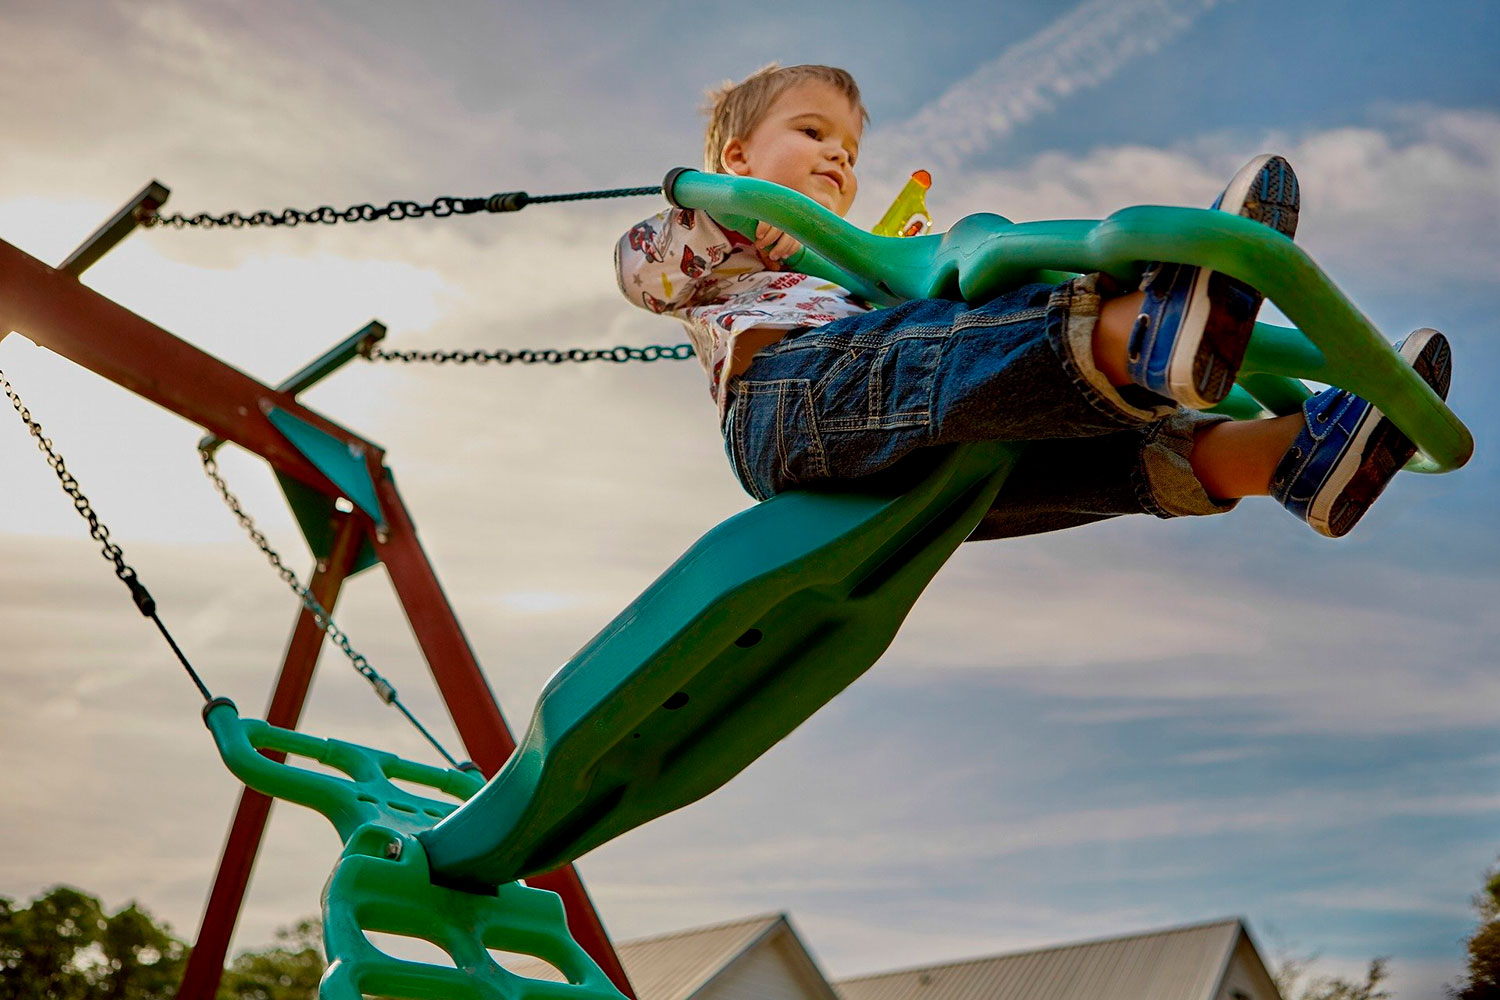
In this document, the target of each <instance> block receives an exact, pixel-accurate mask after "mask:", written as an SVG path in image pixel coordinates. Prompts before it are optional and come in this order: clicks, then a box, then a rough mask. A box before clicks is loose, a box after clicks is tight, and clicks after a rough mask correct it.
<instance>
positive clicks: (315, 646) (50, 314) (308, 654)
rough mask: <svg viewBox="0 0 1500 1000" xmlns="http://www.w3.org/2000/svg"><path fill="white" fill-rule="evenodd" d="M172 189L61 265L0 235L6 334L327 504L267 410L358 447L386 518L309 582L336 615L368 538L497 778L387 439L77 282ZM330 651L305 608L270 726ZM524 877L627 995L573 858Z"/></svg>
mask: <svg viewBox="0 0 1500 1000" xmlns="http://www.w3.org/2000/svg"><path fill="white" fill-rule="evenodd" d="M167 193H168V192H167V189H166V188H164V187H163V186H161V185H160V184H159V183H157V182H155V181H153V182H152V183H151V184H149V185H147V186H146V187H145V188H144V189H143V190H142V191H141V192H140V193H139V194H138V195H136V197H135V198H133V199H132V200H131V201H129V202H127V203H126V205H125V206H124V207H123V208H122V209H121V210H120V211H119V212H118V213H117V214H116V215H115V216H114V217H113V218H112V219H110V220H109V221H108V222H106V223H105V224H104V225H103V226H101V227H100V228H99V229H98V230H97V231H96V232H95V233H94V234H93V235H92V236H90V237H89V239H88V240H86V241H85V242H84V243H83V244H82V245H81V246H80V247H79V248H78V249H77V250H76V251H74V253H73V254H72V255H71V256H69V258H68V259H67V260H66V261H64V262H63V263H62V264H61V265H59V266H58V267H56V268H53V267H49V266H48V265H46V264H44V263H43V262H42V261H40V260H37V259H36V258H34V257H32V256H30V255H29V254H27V253H25V252H24V251H22V250H19V249H17V248H16V247H14V246H12V245H11V244H9V243H6V242H5V241H3V240H0V340H3V339H4V337H5V336H6V335H7V334H8V333H9V332H11V331H17V332H20V333H22V334H23V335H24V336H25V337H26V338H27V339H28V340H30V341H32V342H33V343H35V344H37V345H39V346H41V347H45V348H47V349H49V350H51V351H53V352H55V353H57V354H59V355H61V356H63V357H65V358H67V359H68V360H70V361H72V362H74V363H75V364H78V365H81V366H82V367H84V368H87V369H88V370H90V371H92V372H94V373H95V374H97V375H101V376H103V377H104V378H106V379H109V380H110V381H111V382H114V383H115V384H116V385H119V386H122V387H124V388H126V389H129V390H130V391H131V392H133V393H135V394H136V395H139V396H142V397H144V398H146V399H149V400H151V401H152V402H154V403H156V404H158V405H160V406H163V407H165V408H166V409H168V410H170V411H172V412H173V413H175V414H177V415H178V416H181V417H184V418H186V419H188V420H191V421H192V422H194V423H196V424H198V425H199V426H201V427H203V428H204V430H206V431H207V432H208V433H210V434H212V435H215V436H216V437H218V438H220V439H221V440H224V441H232V442H234V443H235V444H237V445H239V446H240V447H242V448H244V449H246V450H247V451H250V452H253V453H254V454H256V455H259V456H260V457H261V458H263V459H265V461H266V462H267V463H268V464H269V465H270V466H271V468H272V469H273V470H274V471H275V472H277V473H279V474H281V475H283V476H287V477H289V478H291V479H294V480H296V481H297V482H299V483H301V484H303V485H305V486H307V487H310V488H312V489H314V490H317V491H319V492H321V493H322V494H324V495H325V496H327V497H328V498H329V499H330V501H334V500H337V499H338V498H340V497H342V496H343V491H342V490H341V489H340V488H339V487H338V486H336V485H335V484H334V483H333V482H332V481H330V480H329V479H328V478H327V477H326V476H325V475H324V474H323V473H322V472H321V471H319V469H318V468H317V466H315V465H314V464H313V463H312V462H311V461H309V460H308V459H307V458H306V457H305V456H304V455H303V454H302V453H301V452H300V451H298V450H297V449H296V448H295V447H293V446H292V444H291V443H290V442H289V441H288V440H287V438H286V437H284V436H283V435H282V434H281V433H280V432H279V431H278V430H277V429H276V428H275V427H274V426H273V425H272V423H271V421H270V420H269V418H268V416H267V411H268V409H270V408H273V407H274V408H275V409H279V410H281V411H282V412H284V413H287V414H290V415H291V416H293V417H295V418H297V419H299V420H301V421H303V422H305V423H307V424H310V425H313V426H315V427H317V428H318V429H320V430H322V431H323V432H325V433H327V434H329V435H331V436H333V437H334V438H336V439H338V440H339V441H341V442H343V443H344V444H346V445H347V446H349V448H350V454H352V455H361V454H362V455H363V461H364V462H365V468H366V471H367V472H368V474H369V477H370V480H371V482H373V483H374V484H375V487H376V493H377V496H378V498H379V501H380V507H381V513H382V514H383V515H384V519H385V523H384V524H383V525H381V526H379V527H378V528H377V526H376V524H375V522H374V520H373V519H372V518H371V517H370V516H369V515H367V514H366V513H364V512H362V511H360V510H359V509H358V508H355V509H354V510H352V511H348V512H344V511H342V510H337V509H336V510H335V511H334V512H333V514H332V517H333V519H334V525H333V527H334V536H333V543H332V546H331V549H330V551H329V553H328V555H327V556H326V558H324V559H322V560H320V561H318V563H317V565H316V567H315V570H314V573H313V575H312V578H311V580H310V582H309V584H308V590H309V591H311V593H312V594H313V596H314V597H316V598H317V600H318V601H319V603H321V604H322V606H323V607H324V608H326V609H328V610H329V611H330V612H332V611H333V608H334V605H335V604H336V603H337V601H338V596H339V591H340V589H341V588H342V586H343V583H344V580H345V579H346V577H347V576H348V575H349V574H350V573H351V572H352V570H353V568H354V565H355V561H356V559H357V558H358V556H359V553H360V552H361V551H362V550H363V549H364V547H365V545H366V543H369V544H370V545H371V546H373V549H374V552H375V554H376V557H377V558H378V559H379V561H380V562H381V563H383V564H384V565H385V569H386V572H387V574H388V575H389V577H390V580H391V584H392V586H393V587H394V589H395V593H396V597H397V599H398V600H399V601H400V603H401V607H402V610H403V611H404V612H405V614H406V618H407V621H408V622H409V623H410V625H411V629H412V632H413V633H414V635H415V637H416V640H417V645H418V646H419V647H420V649H421V651H422V655H423V657H424V659H425V660H426V661H427V666H428V668H429V669H430V670H431V672H432V676H433V679H434V680H435V681H436V683H437V687H438V690H439V692H440V693H441V695H442V698H443V702H444V704H445V705H446V706H447V708H448V712H449V715H450V716H451V718H452V719H453V723H454V726H455V727H456V728H457V730H458V733H459V736H460V737H461V738H462V740H463V743H464V747H465V750H466V752H467V753H468V755H469V757H470V758H471V759H472V760H473V761H474V763H475V764H477V765H478V766H479V768H480V769H481V770H482V771H483V773H484V774H485V776H486V777H489V776H491V775H493V774H495V772H496V771H498V770H499V769H500V767H501V765H503V764H504V763H505V761H506V759H507V758H508V757H509V756H510V754H511V752H512V751H513V750H514V749H515V746H516V741H515V737H514V736H513V735H512V733H511V730H510V727H509V726H508V725H507V724H506V722H505V718H504V716H503V715H502V714H501V711H500V706H499V704H498V703H497V702H496V700H495V696H494V693H493V692H492V691H491V690H490V686H489V684H488V682H487V681H486V680H485V677H484V673H483V672H482V671H481V670H480V667H479V662H478V660H477V658H476V657H475V655H474V650H473V649H472V648H471V647H470V646H469V642H468V640H467V639H466V638H465V636H464V633H463V630H462V628H460V626H459V623H458V619H457V617H456V616H455V614H454V611H453V608H452V606H451V605H450V604H449V603H448V599H447V597H446V596H445V595H444V593H443V589H442V586H441V584H440V583H439V582H438V578H437V574H436V572H435V571H434V569H433V567H432V563H431V562H430V560H429V559H428V558H427V554H426V552H425V551H424V550H423V548H422V545H421V542H420V541H419V540H418V538H417V532H416V527H415V525H414V524H413V522H412V519H411V516H410V514H409V512H408V511H407V509H406V506H405V504H404V503H403V502H402V500H401V496H400V494H399V493H398V492H397V491H396V486H395V483H394V482H393V481H392V479H391V478H390V477H389V476H388V475H385V474H384V457H385V456H384V452H383V451H382V450H381V449H380V448H379V446H377V445H375V444H374V443H373V442H371V441H368V440H366V439H365V438H363V437H360V436H359V435H358V434H356V433H354V432H353V431H351V430H348V429H347V428H344V427H341V426H340V425H339V424H337V423H335V422H334V421H332V420H329V419H328V418H327V417H325V416H323V415H322V414H320V413H318V412H316V411H314V410H311V409H308V408H307V407H305V406H303V405H302V404H301V403H300V402H298V400H297V399H296V395H295V391H293V392H287V391H282V390H280V389H274V388H272V387H270V386H268V385H265V384H263V383H261V382H258V381H256V380H255V379H253V378H251V377H250V376H248V375H246V374H244V373H243V372H240V371H238V370H236V369H234V368H232V367H231V366H229V365H228V364H225V363H224V362H223V361H220V360H219V359H217V358H215V357H213V356H212V355H210V354H208V353H207V352H205V351H203V350H200V349H199V348H197V347H194V346H193V345H192V344H190V343H188V342H186V341H184V340H182V339H180V338H178V337H175V336H173V335H172V334H170V333H168V332H167V331H166V330H163V329H162V328H161V327H159V326H157V325H155V324H154V323H151V322H150V321H149V320H146V319H144V318H142V317H140V316H138V315H136V314H135V313H133V312H131V311H130V310H128V309H126V308H125V307H123V306H121V305H120V304H118V303H116V302H114V301H112V300H110V299H108V298H106V297H105V296H103V295H100V294H99V293H98V292H95V291H94V290H92V289H90V288H88V287H86V286H84V285H83V284H82V283H80V281H79V275H81V274H82V273H83V271H84V270H85V269H86V268H88V267H89V266H90V265H92V264H93V263H94V262H95V261H97V260H98V259H99V258H100V257H101V256H103V254H104V253H105V252H107V251H108V250H109V249H110V248H111V247H112V246H114V245H115V244H116V243H118V242H119V241H120V240H121V239H123V238H124V237H125V236H126V235H127V234H129V233H130V232H131V231H132V230H133V229H134V228H135V227H136V226H138V225H139V224H140V222H141V220H142V219H144V218H146V217H147V216H148V215H149V214H151V213H153V212H155V210H156V209H157V208H158V207H160V205H161V204H162V202H164V201H165V199H166V196H167ZM345 506H347V505H345ZM322 647H323V631H322V629H321V628H320V627H319V625H318V623H317V621H316V620H315V617H314V615H313V613H312V612H311V611H309V610H307V609H306V608H303V609H301V610H300V611H299V613H298V615H297V618H296V621H295V623H294V625H293V628H292V633H291V637H290V639H289V640H288V642H287V647H286V655H285V656H284V658H283V660H282V665H281V672H280V674H279V675H278V676H277V678H276V686H275V687H274V688H273V689H272V693H271V698H270V704H269V707H268V708H267V709H266V715H265V719H266V721H267V722H269V723H270V724H271V725H273V726H280V727H283V728H286V729H294V728H296V725H297V720H298V718H299V717H300V715H301V713H302V706H303V704H304V703H305V701H306V699H307V693H308V688H309V686H310V684H311V682H312V676H313V670H314V668H315V666H316V664H317V659H318V654H319V652H320V651H321V649H322ZM270 809H271V800H270V799H269V798H268V797H267V796H265V795H262V794H261V793H259V792H255V791H251V790H250V789H248V788H247V789H244V790H243V791H242V792H241V794H240V800H239V805H238V807H237V809H236V810H235V814H234V818H233V821H232V822H231V824H230V827H229V833H228V835H227V837H226V839H225V843H224V850H223V853H222V855H221V857H220V860H219V868H218V872H217V874H216V875H215V877H214V883H213V889H212V891H211V893H210V895H209V898H208V905H207V907H206V908H205V910H204V914H203V921H202V924H201V925H200V927H199V930H198V939H197V942H196V944H195V945H194V946H193V950H192V954H191V956H190V957H189V960H188V964H187V968H186V971H185V973H184V975H183V980H182V984H181V985H180V986H179V988H178V992H177V996H178V998H179V1000H212V998H213V996H214V993H215V991H216V990H217V988H218V984H219V979H220V976H221V975H222V972H223V968H224V959H225V956H226V953H227V951H228V947H229V939H230V936H231V935H232V934H233V931H234V926H235V923H236V922H237V920H238V918H239V913H240V909H241V906H242V905H243V902H244V897H245V891H246V889H247V887H248V885H249V881H250V873H251V869H252V868H253V867H254V864H255V856H256V853H257V851H258V850H259V848H260V843H261V839H262V836H263V834H264V832H265V827H266V822H267V820H268V818H269V815H270ZM527 882H528V884H529V885H532V886H536V887H538V888H543V889H549V890H551V891H553V892H555V893H557V894H558V895H559V896H561V897H562V900H563V905H564V907H565V908H566V910H567V916H568V929H569V931H570V932H571V933H572V935H573V937H574V939H575V940H577V941H578V943H579V944H580V945H582V946H583V948H584V949H585V950H586V951H587V952H588V953H589V955H590V956H592V957H593V959H594V961H596V962H597V963H598V964H599V966H600V967H601V968H602V969H603V970H604V972H605V973H606V974H608V976H609V978H610V979H611V980H612V981H613V982H614V984H615V986H616V987H618V988H619V989H620V990H621V991H622V992H624V993H625V994H626V995H627V996H629V997H632V998H633V997H634V995H635V994H634V992H633V991H632V989H631V987H630V983H629V980H628V979H627V978H626V975H625V970H624V968H623V966H622V965H621V964H620V960H619V957H618V955H617V954H616V953H615V950H614V946H613V945H612V944H611V943H610V940H609V937H608V935H607V934H606V933H605V930H604V925H603V923H602V922H601V921H600V919H599V916H598V913H597V911H596V910H595V909H594V906H593V903H592V901H591V900H590V899H589V896H588V893H587V891H586V890H585V889H584V886H583V882H582V880H581V879H580V878H579V876H578V872H577V871H576V869H574V867H573V866H572V865H568V866H566V867H564V868H560V869H558V870H556V871H553V872H549V873H547V874H545V875H541V876H535V877H533V878H530V879H528V880H527Z"/></svg>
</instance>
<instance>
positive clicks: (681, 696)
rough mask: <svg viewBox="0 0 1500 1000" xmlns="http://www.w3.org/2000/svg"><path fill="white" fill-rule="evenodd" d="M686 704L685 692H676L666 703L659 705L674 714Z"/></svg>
mask: <svg viewBox="0 0 1500 1000" xmlns="http://www.w3.org/2000/svg"><path fill="white" fill-rule="evenodd" d="M687 703H688V696H687V692H686V691H678V692H677V693H676V694H674V695H673V696H672V697H670V698H668V699H667V700H666V701H664V702H662V703H661V707H662V708H665V709H666V710H667V711H669V712H675V711H677V709H679V708H681V707H682V706H683V705H686V704H687Z"/></svg>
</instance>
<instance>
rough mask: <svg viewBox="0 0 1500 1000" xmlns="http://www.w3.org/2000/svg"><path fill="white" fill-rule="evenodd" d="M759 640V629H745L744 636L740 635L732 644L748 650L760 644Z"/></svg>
mask: <svg viewBox="0 0 1500 1000" xmlns="http://www.w3.org/2000/svg"><path fill="white" fill-rule="evenodd" d="M760 639H761V634H760V629H758V628H752V629H747V630H746V631H745V634H744V635H742V636H740V637H739V638H738V639H736V640H734V644H735V645H736V646H738V647H740V648H741V649H749V648H750V647H751V646H753V645H755V644H756V643H757V642H760Z"/></svg>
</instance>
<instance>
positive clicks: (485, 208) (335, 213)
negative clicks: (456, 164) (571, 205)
mask: <svg viewBox="0 0 1500 1000" xmlns="http://www.w3.org/2000/svg"><path fill="white" fill-rule="evenodd" d="M653 194H657V195H659V194H661V185H660V184H656V185H651V186H648V187H633V188H609V189H607V190H601V191H577V192H573V193H571V194H541V195H529V194H527V193H526V192H525V191H502V192H500V193H498V194H492V195H489V196H488V197H483V198H455V197H450V196H444V197H441V198H435V199H433V200H432V201H431V202H430V203H428V204H425V205H424V204H421V203H419V202H415V201H392V202H389V203H387V204H386V205H383V206H377V205H373V204H370V203H369V202H365V203H363V204H359V205H350V206H349V207H348V208H345V209H337V208H334V207H333V206H332V205H320V206H318V207H317V208H314V209H309V210H305V211H304V210H302V209H298V208H284V209H282V210H281V211H279V212H276V211H270V210H266V209H262V210H260V211H258V212H251V213H250V214H248V215H245V214H243V213H240V212H227V213H225V214H224V215H212V214H210V213H208V212H199V213H197V214H196V215H182V214H180V213H179V214H173V215H159V214H157V213H154V212H153V213H151V214H148V215H145V216H143V217H142V218H141V220H140V222H141V225H143V226H145V227H147V228H148V229H149V228H153V227H159V226H170V227H171V228H173V229H185V228H187V227H189V226H191V227H194V228H199V229H219V228H228V229H243V228H245V227H246V226H270V227H274V226H300V225H303V224H311V223H321V224H323V225H325V226H331V225H334V224H335V223H339V222H374V221H376V220H377V219H390V220H391V221H393V222H399V221H401V220H403V219H421V218H426V217H428V216H431V217H433V218H435V219H443V218H447V217H449V216H453V215H473V214H474V213H476V212H519V211H520V210H521V209H523V208H525V207H526V206H527V205H534V204H535V205H540V204H547V203H552V202H560V201H588V200H595V199H599V198H630V197H636V196H640V195H653Z"/></svg>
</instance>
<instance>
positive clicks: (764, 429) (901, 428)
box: [723, 275, 1234, 539]
mask: <svg viewBox="0 0 1500 1000" xmlns="http://www.w3.org/2000/svg"><path fill="white" fill-rule="evenodd" d="M1112 291H1113V287H1112V286H1111V285H1110V283H1109V279H1108V278H1106V277H1103V276H1100V275H1085V276H1083V277H1081V278H1077V279H1075V280H1073V281H1071V282H1068V283H1066V284H1062V285H1042V284H1037V285H1027V286H1025V287H1023V288H1018V289H1016V290H1014V291H1012V292H1009V293H1007V294H1005V295H1002V296H1000V297H998V298H995V299H992V300H990V301H989V302H986V303H984V304H983V305H978V306H969V305H967V304H965V303H962V302H950V301H947V300H944V299H921V300H916V301H912V302H905V303H902V304H901V305H898V306H894V307H892V308H890V309H882V310H878V311H875V312H869V313H864V314H861V315H858V316H850V317H846V318H844V319H840V320H836V321H834V322H832V323H829V324H827V325H825V326H818V327H809V328H805V329H802V330H797V331H793V332H792V333H790V334H788V335H787V336H786V337H785V338H783V339H782V340H780V341H777V342H776V343H775V344H772V345H771V346H769V347H766V348H764V349H763V350H761V351H760V352H759V353H758V354H756V356H755V359H754V360H753V361H752V362H751V364H750V367H749V368H748V369H746V371H745V372H744V373H743V374H741V375H740V376H738V377H736V378H734V379H731V380H730V383H729V388H730V392H731V393H732V394H733V399H732V401H731V403H730V406H729V409H728V412H727V414H726V416H725V421H724V427H723V430H724V438H725V449H726V451H727V452H728V454H729V460H730V464H731V465H732V466H733V468H734V471H735V475H736V476H737V477H738V478H739V481H740V483H741V485H743V486H744V488H745V490H746V491H747V492H749V493H750V495H751V496H753V497H755V498H756V499H757V500H764V499H767V498H768V497H771V496H774V495H775V494H777V493H780V492H782V491H783V490H787V489H791V488H794V487H796V486H798V485H801V484H804V483H810V482H816V481H819V480H829V479H836V480H854V479H858V478H859V477H861V476H867V475H871V474H873V473H875V472H878V471H880V470H881V469H884V468H887V467H889V466H890V465H892V464H894V463H895V462H897V461H899V460H900V459H902V458H904V457H905V456H907V455H909V454H911V453H912V452H913V451H915V450H917V449H919V448H928V447H932V446H935V445H944V444H954V443H958V442H963V441H978V440H999V441H1028V442H1032V443H1031V444H1030V445H1029V446H1028V447H1027V448H1026V450H1025V452H1024V454H1023V455H1022V458H1021V460H1020V462H1019V463H1018V464H1017V466H1016V468H1015V470H1014V471H1013V472H1012V473H1011V475H1010V478H1009V479H1008V480H1007V481H1006V484H1005V486H1004V488H1002V489H1001V491H1000V496H999V498H998V499H997V500H996V502H995V505H994V506H993V508H991V510H990V511H989V512H988V513H987V514H986V515H985V517H984V519H983V520H982V521H981V523H980V525H979V527H978V528H977V529H976V530H975V532H974V534H973V535H972V536H971V538H973V539H982V538H1002V537H1010V536H1015V535H1024V534H1030V533H1033V532H1038V531H1053V530H1056V529H1059V528H1066V527H1072V526H1074V525H1079V524H1086V523H1088V522H1090V521H1098V520H1102V519H1104V518H1108V517H1115V516H1118V515H1120V514H1137V513H1146V514H1155V515H1156V516H1158V517H1179V516H1184V515H1193V514H1217V513H1220V512H1222V511H1225V510H1229V509H1230V508H1231V507H1233V506H1234V502H1233V501H1229V502H1221V501H1216V500H1214V499H1213V498H1211V497H1209V496H1208V494H1207V493H1206V492H1204V489H1203V487H1202V485H1201V484H1200V483H1199V482H1198V480H1197V478H1196V477H1195V476H1194V475H1193V472H1192V468H1191V466H1190V464H1189V462H1188V454H1189V452H1190V451H1191V449H1192V445H1193V436H1194V434H1195V433H1196V432H1197V429H1198V428H1199V427H1201V426H1203V425H1204V424H1205V423H1208V422H1213V421H1217V420H1222V419H1225V418H1223V417H1219V416H1211V415H1209V414H1204V413H1199V412H1197V411H1193V410H1184V409H1180V408H1178V407H1177V405H1176V404H1175V403H1173V402H1172V401H1171V400H1169V399H1164V398H1163V397H1160V396H1156V395H1154V394H1152V393H1150V392H1147V391H1146V390H1144V389H1139V388H1137V387H1134V386H1127V387H1124V388H1115V387H1113V386H1111V385H1110V384H1109V382H1108V380H1107V379H1106V378H1105V377H1104V376H1103V374H1102V373H1100V372H1099V370H1098V369H1097V368H1096V367H1095V365H1094V362H1093V347H1092V338H1093V330H1094V324H1095V322H1096V321H1097V319H1098V315H1099V302H1100V297H1101V293H1103V294H1108V293H1110V292H1112Z"/></svg>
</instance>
